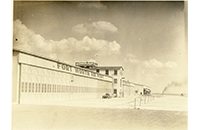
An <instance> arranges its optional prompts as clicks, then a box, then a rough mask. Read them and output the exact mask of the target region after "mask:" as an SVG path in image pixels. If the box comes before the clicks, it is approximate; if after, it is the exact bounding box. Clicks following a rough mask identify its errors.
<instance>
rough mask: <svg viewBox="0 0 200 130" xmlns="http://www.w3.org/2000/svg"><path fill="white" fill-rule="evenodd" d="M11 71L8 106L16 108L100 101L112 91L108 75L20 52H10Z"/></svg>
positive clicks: (111, 79)
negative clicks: (78, 100) (13, 105)
mask: <svg viewBox="0 0 200 130" xmlns="http://www.w3.org/2000/svg"><path fill="white" fill-rule="evenodd" d="M12 71H13V77H12V102H13V103H18V104H19V103H41V102H51V101H67V100H73V99H79V98H101V96H102V95H103V94H105V93H112V91H113V82H112V81H113V78H112V77H111V76H109V75H104V74H100V73H96V72H93V71H91V70H88V69H84V68H80V67H77V66H72V65H69V64H66V63H63V62H60V61H56V60H52V59H49V58H46V57H43V56H38V55H35V54H33V53H29V52H26V51H21V50H15V49H14V50H13V69H12Z"/></svg>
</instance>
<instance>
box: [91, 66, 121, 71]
mask: <svg viewBox="0 0 200 130" xmlns="http://www.w3.org/2000/svg"><path fill="white" fill-rule="evenodd" d="M121 68H122V70H124V68H123V67H122V66H96V67H95V68H92V69H94V70H95V69H99V70H106V69H108V70H119V69H121Z"/></svg>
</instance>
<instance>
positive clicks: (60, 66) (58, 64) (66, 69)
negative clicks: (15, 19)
mask: <svg viewBox="0 0 200 130" xmlns="http://www.w3.org/2000/svg"><path fill="white" fill-rule="evenodd" d="M57 68H58V69H62V70H65V71H72V67H71V66H69V65H66V64H61V63H57Z"/></svg>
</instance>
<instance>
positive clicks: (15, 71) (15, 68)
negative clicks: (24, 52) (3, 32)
mask: <svg viewBox="0 0 200 130" xmlns="http://www.w3.org/2000/svg"><path fill="white" fill-rule="evenodd" d="M18 54H19V53H18V52H15V51H13V59H12V103H17V101H18V96H19V95H18V94H19V90H18V88H19V69H20V66H19V64H18V57H19V55H18Z"/></svg>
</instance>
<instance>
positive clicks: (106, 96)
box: [102, 93, 111, 99]
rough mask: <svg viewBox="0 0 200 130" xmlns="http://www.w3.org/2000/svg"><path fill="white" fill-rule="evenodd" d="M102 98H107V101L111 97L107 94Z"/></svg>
mask: <svg viewBox="0 0 200 130" xmlns="http://www.w3.org/2000/svg"><path fill="white" fill-rule="evenodd" d="M102 98H107V99H109V98H111V96H110V94H109V93H106V94H105V95H103V96H102Z"/></svg>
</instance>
